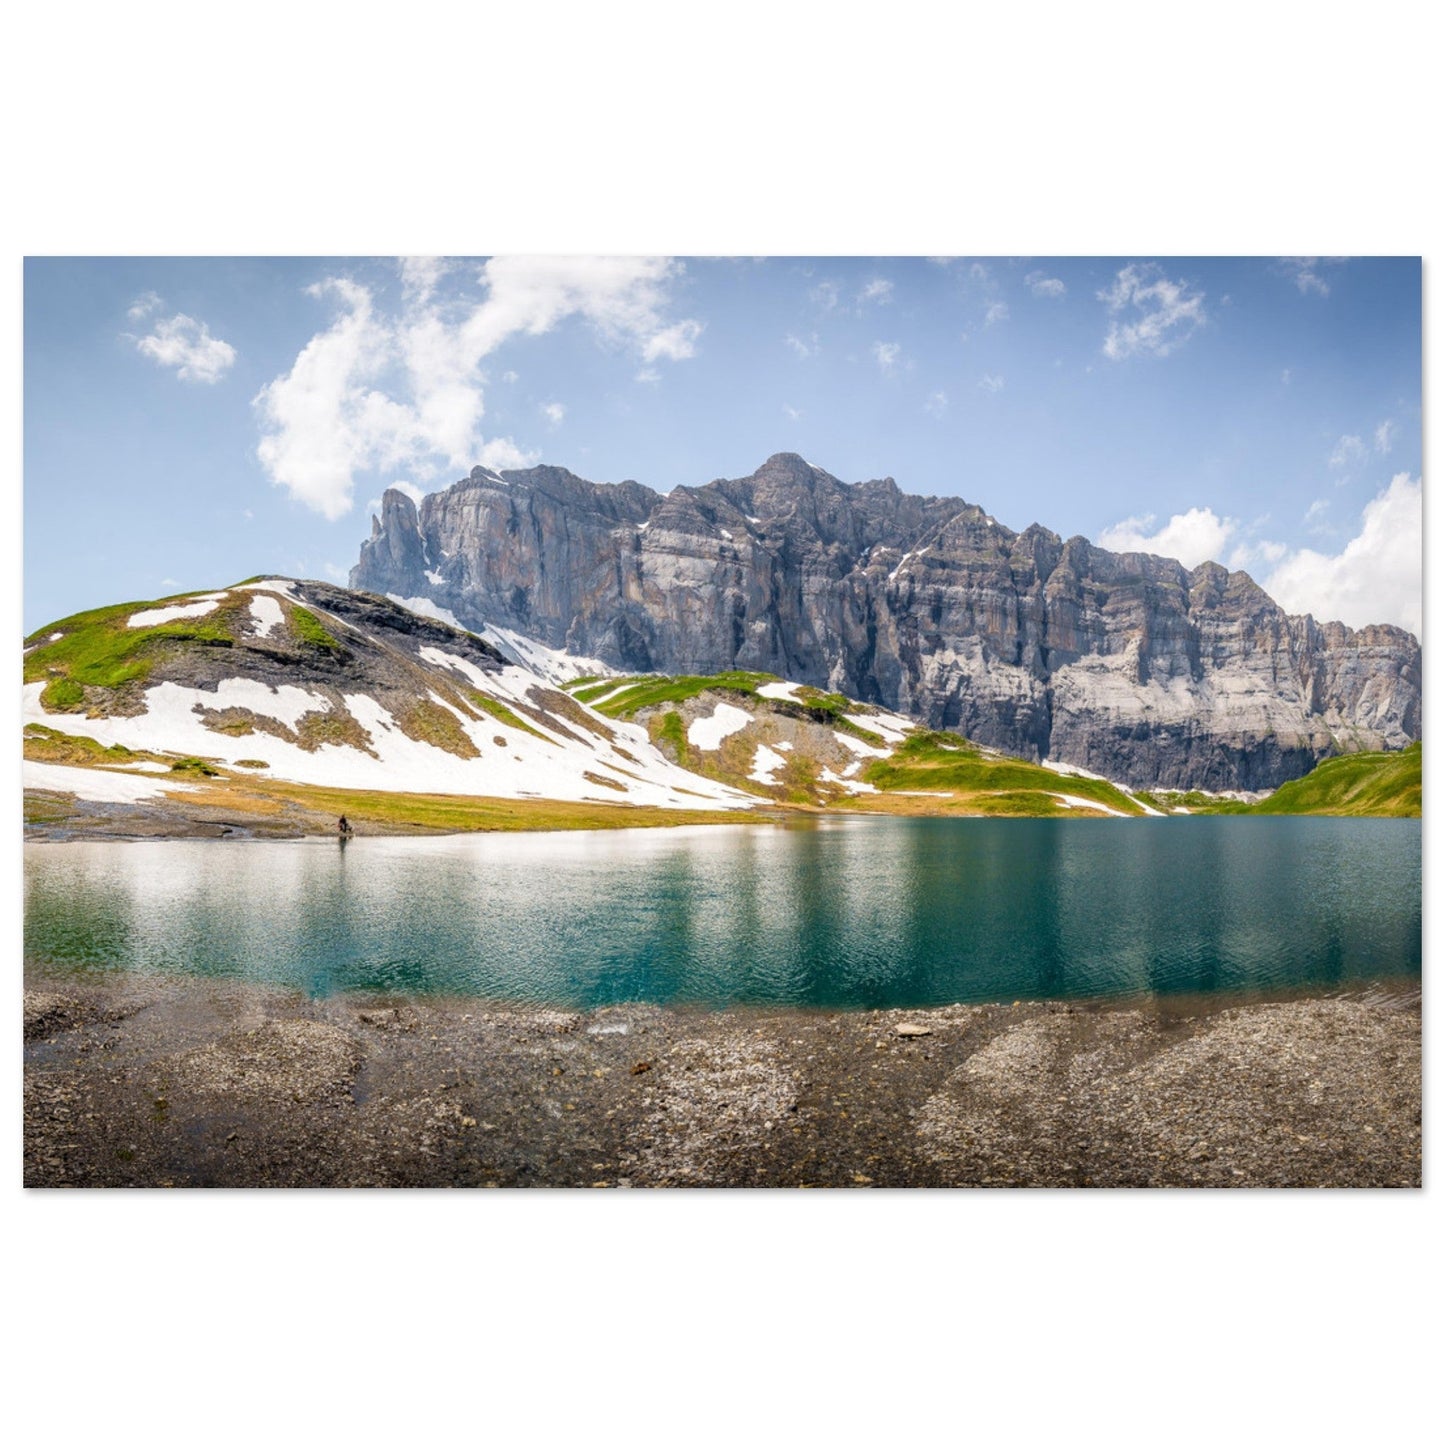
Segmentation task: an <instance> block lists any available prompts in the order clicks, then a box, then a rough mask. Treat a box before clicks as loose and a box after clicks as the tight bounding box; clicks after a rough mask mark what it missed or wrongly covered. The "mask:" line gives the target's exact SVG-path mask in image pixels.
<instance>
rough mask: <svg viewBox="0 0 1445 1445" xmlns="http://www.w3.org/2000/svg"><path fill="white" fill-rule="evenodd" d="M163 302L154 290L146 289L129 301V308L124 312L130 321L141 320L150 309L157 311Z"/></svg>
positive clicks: (149, 312)
mask: <svg viewBox="0 0 1445 1445" xmlns="http://www.w3.org/2000/svg"><path fill="white" fill-rule="evenodd" d="M164 304H165V303H164V302H163V301H162V300H161V298H160V297H159V296H157V295H156V293H155V292H154V291H146V292H144V293H143V294H142V295H140V296H137V297H136V298H135V300H134V301H133V302H131V307H130V310H129V311H127V312H126V313H125V314H126V315H127V316H129V317H130V319H131V320H132V321H142V320H144V319H145V318H146V317H147V316H149V315H150V314H151V312H152V311H159V310H160V309H161V307H162V306H163V305H164Z"/></svg>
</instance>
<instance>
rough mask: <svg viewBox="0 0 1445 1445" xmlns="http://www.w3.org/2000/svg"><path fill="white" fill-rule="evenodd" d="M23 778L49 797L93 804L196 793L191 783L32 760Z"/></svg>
mask: <svg viewBox="0 0 1445 1445" xmlns="http://www.w3.org/2000/svg"><path fill="white" fill-rule="evenodd" d="M156 766H159V764H157V765H156ZM166 771H167V772H169V771H170V770H169V769H166ZM24 778H25V786H26V787H27V788H36V789H39V790H40V791H41V792H46V793H74V794H75V796H76V797H77V798H83V799H85V801H87V802H91V803H138V802H141V801H142V800H143V799H145V798H159V797H162V796H163V795H164V794H166V793H169V792H176V793H193V792H195V791H196V790H195V788H194V786H193V785H191V784H190V783H169V782H168V783H162V782H161V781H160V780H159V779H158V778H136V777H130V776H128V775H126V774H124V773H111V772H106V771H104V770H103V769H100V768H70V767H66V766H65V765H64V764H63V763H37V762H32V761H31V760H30V759H29V758H27V759H26V760H25V772H24Z"/></svg>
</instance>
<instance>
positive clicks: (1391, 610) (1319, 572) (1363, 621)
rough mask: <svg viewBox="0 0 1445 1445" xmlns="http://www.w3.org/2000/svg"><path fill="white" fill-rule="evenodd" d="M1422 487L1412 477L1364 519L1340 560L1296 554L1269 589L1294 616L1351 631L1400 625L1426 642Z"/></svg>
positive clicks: (1395, 484)
mask: <svg viewBox="0 0 1445 1445" xmlns="http://www.w3.org/2000/svg"><path fill="white" fill-rule="evenodd" d="M1421 495H1422V488H1421V484H1420V481H1419V480H1418V479H1416V478H1412V477H1411V476H1410V474H1409V473H1408V472H1397V473H1396V474H1395V476H1394V477H1393V478H1392V480H1391V482H1390V485H1389V486H1388V487H1387V488H1386V489H1385V490H1384V491H1383V492H1381V493H1380V494H1379V495H1378V496H1377V497H1376V498H1375V499H1374V501H1372V502H1371V503H1370V504H1369V505H1368V506H1367V507H1366V508H1365V510H1364V512H1363V513H1362V515H1361V519H1360V522H1361V525H1360V531H1359V534H1358V535H1357V536H1356V537H1354V538H1353V539H1352V540H1351V541H1350V542H1349V543H1348V544H1347V545H1346V547H1345V548H1344V550H1343V551H1342V552H1340V553H1338V554H1337V555H1336V556H1333V557H1329V556H1325V555H1323V554H1322V553H1319V552H1314V551H1311V550H1309V549H1308V548H1305V549H1303V550H1302V551H1299V552H1296V553H1294V554H1293V555H1292V556H1291V557H1289V558H1288V559H1287V560H1286V561H1285V562H1283V563H1282V564H1281V565H1280V566H1279V567H1277V568H1276V569H1275V571H1274V572H1272V573H1271V574H1270V576H1269V579H1268V580H1267V581H1266V582H1265V583H1264V584H1263V585H1264V588H1265V590H1266V591H1267V592H1268V593H1269V594H1270V596H1271V597H1273V598H1274V599H1275V601H1276V602H1278V603H1279V604H1280V606H1281V607H1283V608H1284V609H1285V611H1287V612H1291V613H1300V612H1309V613H1311V614H1313V616H1314V617H1315V619H1316V620H1317V621H1321V622H1325V621H1339V622H1343V623H1345V624H1346V625H1347V626H1349V627H1363V626H1366V625H1367V624H1369V623H1372V622H1393V623H1394V624H1395V625H1396V626H1397V627H1404V628H1406V629H1408V630H1409V631H1410V632H1413V633H1414V634H1415V636H1416V637H1419V636H1420V623H1421V573H1422V565H1423V555H1422V515H1423V514H1422V505H1421Z"/></svg>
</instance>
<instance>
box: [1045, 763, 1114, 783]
mask: <svg viewBox="0 0 1445 1445" xmlns="http://www.w3.org/2000/svg"><path fill="white" fill-rule="evenodd" d="M1039 766H1040V767H1041V768H1047V769H1048V770H1049V771H1050V772H1051V773H1058V774H1059V775H1060V776H1061V777H1065V778H1092V779H1093V780H1094V782H1096V783H1107V782H1108V781H1109V780H1108V778H1106V777H1104V776H1103V775H1102V774H1101V773H1091V772H1090V771H1089V770H1088V768H1079V767H1075V766H1074V764H1073V763H1058V762H1055V761H1054V760H1053V759H1052V758H1045V759H1044V760H1043V761H1042V762H1041V763H1040V764H1039Z"/></svg>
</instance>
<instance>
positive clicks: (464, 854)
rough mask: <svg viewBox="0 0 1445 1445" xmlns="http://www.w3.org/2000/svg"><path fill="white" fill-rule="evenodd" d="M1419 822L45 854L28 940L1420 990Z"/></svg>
mask: <svg viewBox="0 0 1445 1445" xmlns="http://www.w3.org/2000/svg"><path fill="white" fill-rule="evenodd" d="M1420 924H1421V876H1420V825H1419V822H1418V821H1417V820H1383V819H1382V820H1376V819H1336V818H1277V819H1271V818H1248V819H1233V818H1192V819H1164V820H1159V821H1152V820H1151V821H1147V822H1128V823H1115V822H1108V821H1086V820H1082V819H1072V820H1051V819H1040V820H1025V819H998V820H993V819H967V820H962V819H890V818H855V819H847V820H838V821H831V820H830V821H828V822H825V823H823V824H820V825H818V826H807V827H794V828H776V827H764V826H738V827H709V828H684V829H668V830H630V831H627V832H606V833H602V832H598V833H549V834H535V833H534V834H511V835H499V834H490V835H469V836H461V837H448V838H428V839H396V838H362V839H356V840H354V841H353V842H351V843H350V844H349V845H348V846H347V847H345V848H342V847H340V846H339V845H338V844H337V843H336V842H335V841H333V840H330V839H325V840H319V839H318V840H307V841H305V842H295V843H276V842H237V841H227V842H179V841H171V842H138V843H92V842H76V843H66V844H59V845H34V846H30V847H27V849H26V920H25V936H26V952H27V956H30V957H35V958H42V959H46V960H49V961H52V962H54V963H59V964H62V965H72V966H76V967H97V966H104V967H112V966H116V965H119V966H122V967H127V968H135V969H146V970H154V971H158V972H169V973H201V974H210V975H217V976H228V977H240V978H247V979H252V980H256V981H263V982H270V983H275V984H281V985H286V986H291V987H298V988H302V989H304V990H306V991H307V992H309V993H312V994H317V995H324V994H328V993H332V992H336V991H340V990H353V989H370V990H383V991H389V992H390V991H396V992H431V991H440V992H450V993H464V994H474V995H481V996H486V997H494V998H500V999H510V1000H515V1001H520V1002H533V1003H543V1002H545V1003H557V1004H568V1005H574V1006H584V1007H590V1006H596V1005H600V1004H608V1003H619V1002H629V1001H649V1002H656V1003H672V1002H693V1003H704V1004H725V1003H734V1002H746V1003H782V1004H791V1005H803V1006H821V1007H868V1008H888V1007H904V1006H919V1005H929V1004H941V1003H952V1002H982V1001H990V1000H1010V999H1015V998H1068V997H1110V996H1121V995H1135V994H1140V993H1175V992H1192V993H1212V992H1218V991H1222V990H1231V991H1232V990H1261V989H1275V988H1294V987H1310V988H1317V989H1329V988H1339V987H1351V986H1357V985H1361V984H1367V983H1369V982H1370V981H1372V980H1377V979H1409V978H1410V977H1412V976H1413V977H1416V978H1418V976H1419V974H1420V961H1421V938H1420Z"/></svg>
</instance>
